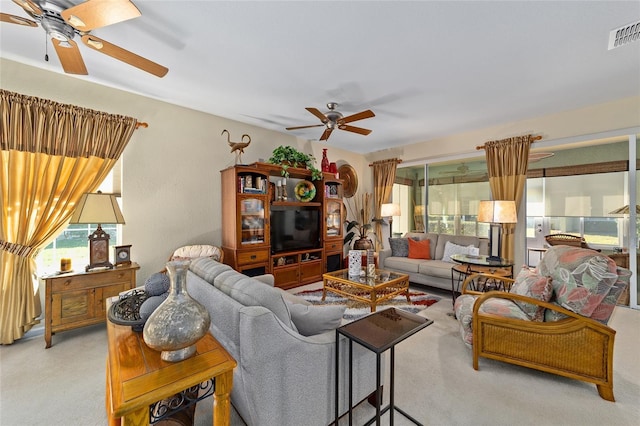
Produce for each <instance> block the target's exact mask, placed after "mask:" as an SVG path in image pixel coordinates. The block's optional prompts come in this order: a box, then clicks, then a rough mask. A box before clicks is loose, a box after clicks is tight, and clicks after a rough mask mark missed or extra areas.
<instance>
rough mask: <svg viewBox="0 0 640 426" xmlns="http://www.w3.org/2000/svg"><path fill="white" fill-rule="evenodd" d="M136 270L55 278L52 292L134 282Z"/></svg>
mask: <svg viewBox="0 0 640 426" xmlns="http://www.w3.org/2000/svg"><path fill="white" fill-rule="evenodd" d="M134 273H135V271H134V270H132V269H129V270H126V271H117V270H113V269H110V270H108V271H104V272H89V273H86V274H82V275H74V276H71V277H60V278H53V279H52V280H51V290H52V292H54V293H57V292H60V291H70V290H80V289H83V288H94V287H101V286H106V285H111V284H115V283H119V282H126V283H129V282H134V281H133V274H134Z"/></svg>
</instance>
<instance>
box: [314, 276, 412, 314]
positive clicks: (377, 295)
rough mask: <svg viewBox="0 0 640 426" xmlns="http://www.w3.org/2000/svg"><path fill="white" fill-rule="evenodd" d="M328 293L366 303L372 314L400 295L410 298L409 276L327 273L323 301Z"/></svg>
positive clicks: (323, 288) (324, 281) (408, 300)
mask: <svg viewBox="0 0 640 426" xmlns="http://www.w3.org/2000/svg"><path fill="white" fill-rule="evenodd" d="M327 291H330V292H331V293H335V294H338V295H340V296H343V297H346V298H347V299H351V300H356V301H358V302H362V303H365V304H367V305H369V306H370V307H371V312H375V311H376V307H377V305H379V304H381V303H384V302H385V301H387V300H389V299H393V298H394V297H396V296H397V295H399V294H404V295H406V297H407V302H408V303H411V299H410V298H409V275H407V274H400V273H397V272H391V271H385V270H384V269H376V274H375V275H373V276H371V275H358V276H353V275H349V270H348V269H342V270H340V271H334V272H327V273H326V274H324V275H322V300H323V301H324V299H325V297H326V296H327Z"/></svg>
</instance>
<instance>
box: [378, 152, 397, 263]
mask: <svg viewBox="0 0 640 426" xmlns="http://www.w3.org/2000/svg"><path fill="white" fill-rule="evenodd" d="M401 162H402V160H399V159H397V158H391V159H389V160H380V161H375V162H373V164H370V166H371V167H373V185H374V186H373V208H374V212H375V216H376V217H375V219H374V220H375V233H376V251H379V250H382V221H381V220H380V219H381V218H380V209H381V208H382V205H383V204H384V203H387V202H388V200H389V198H390V197H391V192H392V191H393V183H394V182H395V180H396V168H397V167H398V163H401Z"/></svg>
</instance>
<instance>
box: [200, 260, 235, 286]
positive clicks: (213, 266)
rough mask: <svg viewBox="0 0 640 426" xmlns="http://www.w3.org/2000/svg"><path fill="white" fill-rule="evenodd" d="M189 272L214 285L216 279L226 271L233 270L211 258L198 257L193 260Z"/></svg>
mask: <svg viewBox="0 0 640 426" xmlns="http://www.w3.org/2000/svg"><path fill="white" fill-rule="evenodd" d="M189 270H190V271H191V272H193V273H194V274H196V275H198V276H199V277H200V278H202V279H203V280H205V281H208V282H209V283H211V284H213V281H214V280H215V278H216V277H217V276H218V275H220V274H221V273H223V272H224V271H231V270H233V269H232V268H231V266H229V265H225V264H223V263H220V262H217V261H215V260H213V259H212V258H210V257H198V258H195V259H192V260H191V264H190V265H189Z"/></svg>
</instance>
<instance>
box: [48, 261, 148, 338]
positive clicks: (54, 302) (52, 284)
mask: <svg viewBox="0 0 640 426" xmlns="http://www.w3.org/2000/svg"><path fill="white" fill-rule="evenodd" d="M138 269H140V266H139V265H138V264H137V263H131V264H129V265H125V266H119V267H117V268H113V269H103V270H99V271H90V272H84V271H83V272H70V273H66V274H58V275H49V276H46V277H43V279H44V281H45V303H44V340H45V348H50V347H51V335H52V334H53V333H55V332H58V331H66V330H72V329H74V328H78V327H84V326H87V325H92V324H98V323H100V322H104V320H105V318H106V316H107V311H106V309H105V301H106V300H107V299H108V298H110V297H112V296H117V295H118V294H119V293H121V292H123V291H125V290H129V289H132V288H134V287H135V286H136V271H137V270H138Z"/></svg>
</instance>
